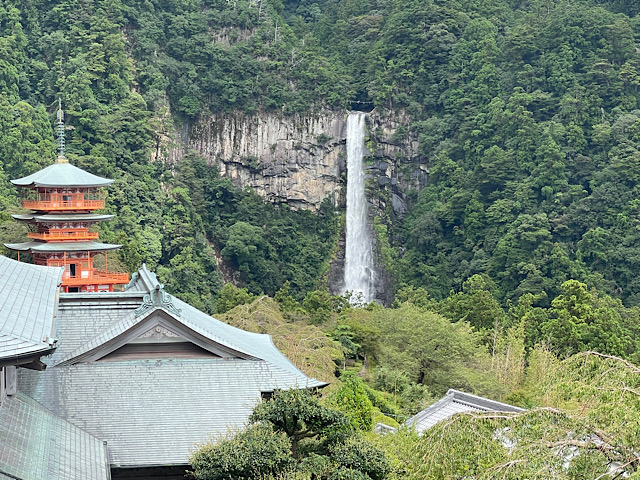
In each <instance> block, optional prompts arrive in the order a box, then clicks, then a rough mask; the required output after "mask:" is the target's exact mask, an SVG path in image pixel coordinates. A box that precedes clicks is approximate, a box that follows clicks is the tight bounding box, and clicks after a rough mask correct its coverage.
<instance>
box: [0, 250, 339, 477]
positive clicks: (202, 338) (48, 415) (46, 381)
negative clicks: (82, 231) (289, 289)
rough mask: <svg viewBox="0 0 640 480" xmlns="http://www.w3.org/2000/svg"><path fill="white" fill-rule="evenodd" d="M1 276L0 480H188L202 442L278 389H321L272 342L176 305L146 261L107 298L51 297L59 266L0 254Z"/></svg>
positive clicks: (238, 422) (239, 421)
mask: <svg viewBox="0 0 640 480" xmlns="http://www.w3.org/2000/svg"><path fill="white" fill-rule="evenodd" d="M1 269H4V274H2V275H0V312H1V313H0V320H3V321H0V362H4V363H3V364H4V365H8V366H9V365H10V366H9V367H8V368H10V371H11V372H12V373H11V379H10V385H8V387H7V388H6V389H5V390H4V391H3V392H2V396H3V397H4V401H3V402H2V403H0V480H4V479H5V478H11V479H16V478H18V479H24V480H26V479H29V480H77V479H80V478H82V479H87V480H94V479H95V480H106V479H107V478H109V477H108V476H107V475H110V476H111V477H110V478H113V479H131V480H133V479H135V480H141V479H151V478H153V479H165V480H178V479H183V478H184V475H185V472H186V470H187V469H188V468H189V457H190V455H191V452H193V451H194V449H195V448H197V446H198V445H199V444H201V443H203V442H206V441H207V440H209V439H210V438H211V437H212V436H213V437H214V438H215V437H221V436H224V435H225V434H226V433H228V432H229V431H230V430H231V431H233V430H234V429H239V428H242V427H243V426H244V425H245V424H246V422H247V419H248V418H249V415H250V414H251V412H252V410H253V408H254V407H255V406H256V404H258V403H259V402H261V401H262V399H263V398H265V397H268V396H269V395H270V394H271V393H272V392H273V391H274V390H276V389H289V388H308V389H315V388H321V387H323V386H325V385H326V383H325V382H322V381H319V380H316V379H313V378H309V377H307V376H306V375H305V374H304V373H303V372H302V371H300V370H299V369H298V368H297V367H296V366H295V365H293V363H291V362H290V361H289V360H288V359H287V357H285V356H284V355H283V354H282V353H281V352H280V351H279V350H278V349H277V348H276V346H275V345H274V344H273V342H272V340H271V337H270V336H269V335H263V334H257V333H250V332H246V331H243V330H240V329H238V328H235V327H232V326H231V325H227V324H226V323H224V322H221V321H219V320H217V319H215V318H213V317H211V316H209V315H207V314H206V313H203V312H201V311H199V310H198V309H196V308H194V307H192V306H191V305H189V304H187V303H186V302H183V301H181V300H179V299H178V298H175V297H173V296H172V295H170V294H169V293H167V292H166V291H165V290H164V287H163V285H162V284H161V283H159V281H158V279H157V277H156V275H155V274H154V273H153V272H151V271H149V270H148V269H147V268H146V267H145V266H144V265H143V266H142V267H141V268H140V270H139V271H138V272H137V273H135V274H134V275H133V277H132V279H131V282H130V283H129V284H128V285H127V286H126V287H125V289H124V290H123V291H119V292H104V293H100V292H77V293H58V289H57V287H56V285H57V284H58V283H60V282H61V273H62V272H61V270H62V269H60V268H52V267H41V266H36V265H28V264H25V263H22V262H17V261H15V260H11V259H8V258H6V257H2V256H0V270H1ZM3 292H6V294H4V293H3ZM3 302H4V303H3ZM36 307H37V308H36ZM34 325H36V326H37V328H34ZM5 334H6V339H7V343H6V345H4V346H5V347H6V348H2V347H3V343H2V342H3V341H4V338H5ZM25 335H26V336H25ZM22 338H24V340H22V341H20V340H16V339H22ZM26 342H30V343H29V344H28V345H27V346H26V347H25V345H26ZM31 345H32V346H31ZM27 347H28V348H27ZM23 353H24V355H23ZM40 357H41V358H40ZM20 359H21V360H20ZM18 361H20V362H22V363H21V364H20V365H24V366H28V368H18V369H17V370H16V369H15V366H16V364H17V363H18ZM0 364H2V363H0ZM35 367H37V368H35ZM34 368H35V369H34ZM0 400H3V399H2V398H1V397H0ZM3 474H6V475H7V476H3Z"/></svg>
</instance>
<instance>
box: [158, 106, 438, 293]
mask: <svg viewBox="0 0 640 480" xmlns="http://www.w3.org/2000/svg"><path fill="white" fill-rule="evenodd" d="M347 115H348V113H347V112H346V111H345V112H335V111H323V112H320V113H316V114H309V115H307V116H300V115H297V116H281V115H277V114H275V113H262V114H260V115H254V116H249V115H246V114H241V113H234V114H216V115H212V116H209V117H207V118H202V119H200V120H199V121H198V122H196V123H193V124H191V125H185V126H184V128H183V130H182V132H181V134H179V135H176V137H178V141H177V142H174V146H173V147H172V148H170V149H169V150H168V157H169V158H168V160H169V161H173V162H178V161H180V159H181V158H182V157H183V156H184V155H186V154H188V153H190V152H193V153H196V154H197V155H200V156H202V157H204V158H205V159H207V161H208V162H209V163H210V164H211V165H212V166H215V167H217V168H218V170H219V171H220V174H221V175H222V176H224V177H227V178H229V179H231V181H232V182H233V183H234V184H235V185H237V186H240V187H250V188H252V189H253V190H254V191H255V192H257V193H258V194H259V195H261V196H262V197H263V198H265V200H268V201H271V202H275V203H286V204H288V205H289V206H290V207H291V208H294V209H298V208H302V209H308V210H313V211H315V210H317V209H318V208H319V207H320V204H321V203H322V202H323V201H325V200H326V199H329V200H330V201H331V202H332V203H333V205H334V206H336V207H342V208H344V207H345V206H346V205H345V202H346V189H345V187H346V185H345V182H346V120H347ZM409 122H410V119H409V117H408V116H407V115H406V114H405V113H404V112H377V111H375V110H374V111H373V112H371V113H369V114H368V116H367V130H368V134H367V137H366V140H365V144H366V147H367V156H366V158H365V162H366V165H367V168H366V172H367V173H366V176H367V184H366V185H367V199H368V201H369V203H370V204H371V207H372V208H370V209H369V215H370V217H371V218H370V220H371V223H370V225H373V217H374V216H380V217H382V218H383V221H393V217H402V216H403V215H404V214H405V212H406V210H407V196H408V192H410V191H411V190H416V191H417V190H419V189H420V188H421V187H422V186H423V185H424V183H425V182H426V179H427V175H428V173H429V170H428V165H427V163H426V159H425V158H422V157H421V156H420V154H419V149H418V141H417V138H415V136H414V135H413V134H412V133H411V132H410V129H409ZM342 233H343V234H342V235H341V236H340V242H339V245H337V249H336V254H335V256H334V258H333V259H332V261H331V265H330V269H329V272H328V278H327V280H328V282H327V283H328V288H329V290H330V291H331V292H332V293H335V294H339V293H341V292H342V290H343V278H342V277H343V271H344V232H342ZM378 253H379V252H378ZM376 263H377V265H376V278H377V280H376V295H375V297H376V299H378V300H379V301H381V302H383V303H389V302H390V301H391V297H390V295H391V293H392V290H393V289H392V288H391V287H390V283H391V279H390V278H388V277H387V276H386V275H385V273H384V268H383V266H382V265H381V259H380V255H377V261H376Z"/></svg>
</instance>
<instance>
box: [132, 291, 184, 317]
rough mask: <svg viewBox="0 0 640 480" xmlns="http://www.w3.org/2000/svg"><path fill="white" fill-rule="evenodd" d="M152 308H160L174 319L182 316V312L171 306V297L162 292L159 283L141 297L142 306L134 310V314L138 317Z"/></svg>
mask: <svg viewBox="0 0 640 480" xmlns="http://www.w3.org/2000/svg"><path fill="white" fill-rule="evenodd" d="M154 308H162V309H164V310H166V311H167V312H169V313H172V314H173V315H175V316H176V317H180V315H181V314H182V310H181V309H179V308H176V306H175V305H174V304H173V297H172V296H171V295H169V294H168V293H167V292H165V291H164V285H163V284H161V283H158V284H156V288H155V289H154V290H151V291H150V292H149V293H147V294H146V295H145V296H144V297H143V299H142V305H140V306H139V307H138V308H136V310H135V312H134V314H135V316H136V317H139V316H141V315H144V314H145V313H147V312H148V311H149V310H153V309H154Z"/></svg>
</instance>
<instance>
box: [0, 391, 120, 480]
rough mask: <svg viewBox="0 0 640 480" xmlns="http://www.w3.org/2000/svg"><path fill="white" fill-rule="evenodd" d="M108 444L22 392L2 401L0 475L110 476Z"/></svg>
mask: <svg viewBox="0 0 640 480" xmlns="http://www.w3.org/2000/svg"><path fill="white" fill-rule="evenodd" d="M108 465H109V464H108V459H107V452H106V446H105V445H104V444H103V442H102V441H100V440H98V439H97V438H95V437H93V436H91V435H89V434H88V433H87V432H84V431H83V430H81V429H79V428H78V427H76V426H74V425H72V424H71V423H69V422H66V421H64V420H62V419H60V418H58V417H56V416H54V415H53V414H51V413H50V412H49V411H47V410H46V409H45V408H43V407H42V406H41V405H39V404H38V403H37V402H35V401H34V400H32V399H31V398H29V397H27V396H26V395H24V394H22V393H19V392H18V394H17V395H15V396H11V397H7V398H5V399H4V401H3V402H2V404H1V405H0V478H3V476H2V474H4V475H6V476H5V477H4V478H11V479H21V480H44V479H46V480H79V479H82V480H107V479H108V478H110V475H109V466H108Z"/></svg>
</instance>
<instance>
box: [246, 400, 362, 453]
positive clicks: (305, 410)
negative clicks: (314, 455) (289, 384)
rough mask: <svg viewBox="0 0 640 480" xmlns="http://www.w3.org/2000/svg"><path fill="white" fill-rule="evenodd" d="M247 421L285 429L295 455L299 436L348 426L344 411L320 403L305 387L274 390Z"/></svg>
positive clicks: (315, 435) (298, 450)
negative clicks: (266, 423) (270, 396)
mask: <svg viewBox="0 0 640 480" xmlns="http://www.w3.org/2000/svg"><path fill="white" fill-rule="evenodd" d="M249 421H250V422H252V423H255V422H268V423H270V424H271V425H273V427H274V428H275V429H276V430H277V431H281V432H284V433H285V434H286V435H287V437H288V438H289V440H290V441H291V453H292V455H293V457H294V458H295V459H298V458H299V457H300V455H301V452H300V448H299V447H300V442H301V441H302V440H304V439H308V438H316V437H324V436H327V435H329V434H333V435H335V434H336V433H339V432H341V431H342V432H345V431H346V429H348V428H349V419H348V417H347V416H346V415H345V414H343V413H342V412H339V411H337V410H334V409H332V408H329V407H326V406H324V405H321V404H320V402H319V401H318V399H317V398H315V397H314V396H313V395H312V394H311V393H310V392H309V391H308V390H286V391H282V392H276V393H275V394H274V396H273V397H272V398H271V399H270V400H269V401H267V402H264V403H261V404H259V405H257V406H256V408H255V409H254V411H253V413H252V414H251V416H250V417H249Z"/></svg>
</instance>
